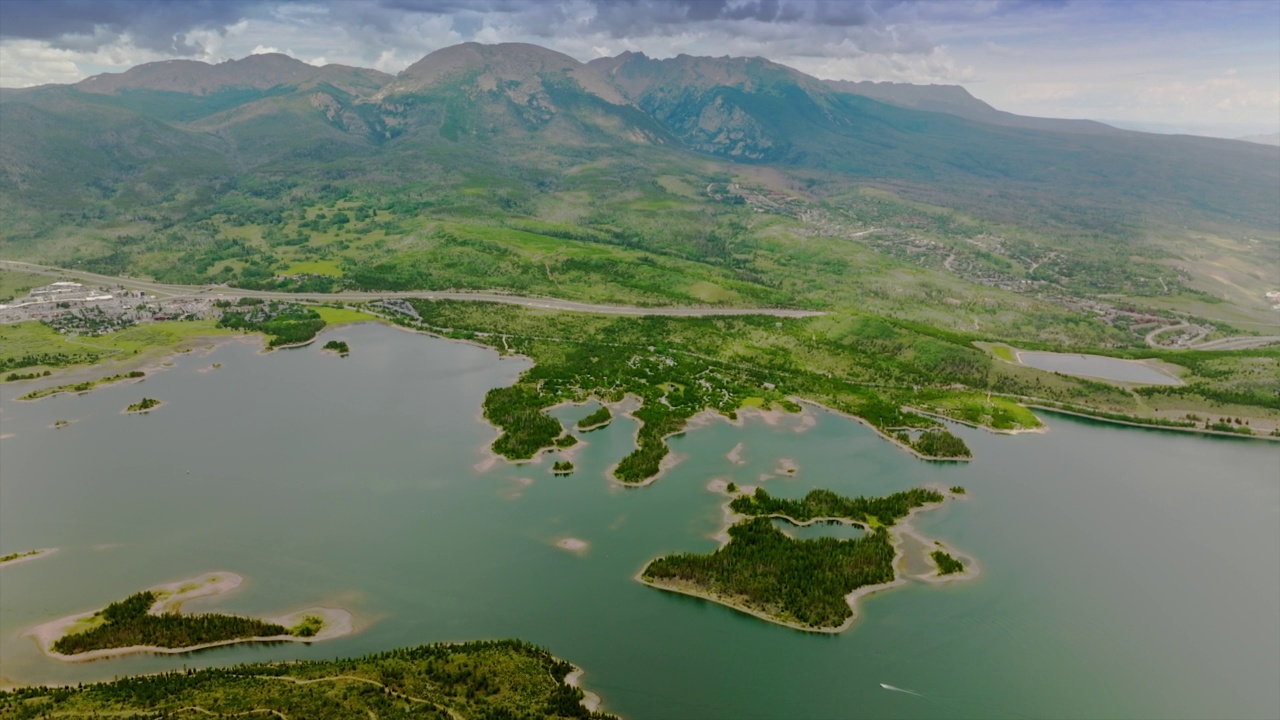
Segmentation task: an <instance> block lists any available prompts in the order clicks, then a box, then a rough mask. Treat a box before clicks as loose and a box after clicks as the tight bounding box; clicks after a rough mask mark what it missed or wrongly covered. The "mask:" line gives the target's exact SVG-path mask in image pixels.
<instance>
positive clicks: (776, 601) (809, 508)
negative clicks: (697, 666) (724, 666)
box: [637, 486, 973, 632]
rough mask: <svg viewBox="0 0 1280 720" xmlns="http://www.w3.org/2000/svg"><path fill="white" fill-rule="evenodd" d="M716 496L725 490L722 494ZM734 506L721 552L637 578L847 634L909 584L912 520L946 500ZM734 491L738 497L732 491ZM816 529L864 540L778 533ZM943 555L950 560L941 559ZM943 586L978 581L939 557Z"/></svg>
mask: <svg viewBox="0 0 1280 720" xmlns="http://www.w3.org/2000/svg"><path fill="white" fill-rule="evenodd" d="M717 488H719V486H717ZM723 489H724V490H725V491H726V494H728V495H729V496H730V497H731V498H732V500H730V502H729V503H728V504H727V506H726V508H727V513H728V521H729V527H728V529H727V532H725V533H723V534H722V536H721V537H722V540H723V544H722V546H721V547H720V549H719V550H716V551H715V552H713V553H710V554H707V555H699V554H695V553H680V554H676V555H668V556H666V557H660V558H658V559H656V560H653V561H652V562H650V563H649V564H648V566H646V567H645V568H644V570H642V571H641V572H640V574H639V575H637V579H638V580H640V581H641V582H643V583H645V584H647V585H651V586H653V587H656V588H659V589H662V590H668V591H672V592H678V593H682V594H686V595H693V596H695V597H700V598H703V599H706V600H711V601H713V602H717V603H720V604H722V605H727V606H729V607H731V608H734V609H736V610H740V611H742V612H746V613H749V614H751V615H755V616H756V617H759V618H762V619H765V620H769V621H770V622H775V623H778V624H781V625H786V626H788V627H792V628H796V629H799V630H807V631H811V632H840V631H843V630H846V629H848V628H849V627H850V626H852V624H853V621H854V620H855V619H856V618H857V606H856V601H857V599H858V598H859V597H861V596H863V595H867V594H870V593H872V592H875V591H877V590H882V589H885V588H888V587H893V586H894V585H898V584H901V583H902V582H905V580H904V579H903V578H902V567H901V566H902V562H903V560H904V557H905V553H904V550H903V547H904V540H903V537H904V536H911V537H912V538H913V540H914V541H917V542H919V543H921V544H922V545H924V544H925V543H924V542H923V541H924V539H923V538H921V537H920V536H919V535H917V534H916V533H915V531H914V530H913V529H912V528H911V527H910V525H909V520H910V518H911V517H912V516H913V515H914V514H915V513H916V512H919V511H921V510H925V509H931V508H936V507H940V506H941V504H942V503H943V502H944V501H945V500H946V498H947V497H948V494H947V493H945V492H944V491H942V490H940V489H928V488H915V489H912V490H907V491H904V492H898V493H894V494H892V495H888V496H885V497H879V498H867V497H856V498H848V497H843V496H841V495H837V494H836V493H833V492H831V491H830V490H813V491H811V492H810V493H809V494H808V495H805V496H804V498H802V499H799V500H790V499H784V498H775V497H773V496H771V495H769V494H768V493H767V492H765V491H764V490H763V489H756V490H755V491H754V493H747V492H745V491H744V492H743V493H740V494H735V493H733V492H732V491H730V490H728V488H727V486H725V487H724V488H723ZM735 489H737V488H736V487H735ZM775 520H783V521H785V522H787V523H790V524H792V525H795V526H804V525H810V524H813V523H817V522H838V523H844V524H849V525H856V526H859V527H861V528H862V529H864V530H865V531H866V532H867V534H866V535H865V536H863V537H859V538H855V539H850V540H842V539H837V538H831V537H824V538H816V539H812V540H797V539H795V538H792V537H790V536H788V535H787V534H785V533H784V532H783V531H782V530H780V529H779V528H778V527H777V526H776V525H775V522H774V521H775ZM939 554H940V555H942V556H944V557H945V559H939V557H938V556H939ZM930 557H932V558H933V560H934V565H935V566H936V567H937V568H938V573H937V575H936V576H919V578H920V579H922V580H930V581H936V578H937V576H941V575H947V576H949V577H948V579H963V578H967V577H971V576H972V575H973V573H972V572H969V573H966V572H965V566H964V565H963V564H962V563H961V562H960V561H959V560H956V559H955V558H954V557H952V556H951V555H948V554H947V553H944V552H941V551H937V552H935V553H934V554H933V555H932V556H930Z"/></svg>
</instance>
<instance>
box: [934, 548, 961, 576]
mask: <svg viewBox="0 0 1280 720" xmlns="http://www.w3.org/2000/svg"><path fill="white" fill-rule="evenodd" d="M929 556H930V557H932V558H933V562H934V564H935V565H937V566H938V575H954V574H956V573H962V572H964V563H962V562H960V561H959V560H957V559H955V558H953V557H951V555H950V554H948V553H947V552H945V551H943V550H934V551H933V552H931V553H929Z"/></svg>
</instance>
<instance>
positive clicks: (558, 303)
mask: <svg viewBox="0 0 1280 720" xmlns="http://www.w3.org/2000/svg"><path fill="white" fill-rule="evenodd" d="M0 268H3V269H8V270H15V271H20V272H29V273H36V274H39V275H47V276H49V277H53V278H61V279H70V280H79V281H82V282H86V283H92V284H95V285H122V286H124V287H126V288H129V289H132V290H141V291H143V292H147V293H151V294H152V295H155V296H157V297H168V298H210V297H213V298H218V297H227V298H238V297H253V298H263V299H266V300H312V301H317V302H334V301H338V302H342V301H348V302H368V301H370V300H390V299H393V298H422V299H427V300H469V301H472V302H490V303H503V304H506V305H521V306H524V307H530V308H545V309H548V310H568V311H571V312H583V313H595V314H600V315H669V316H676V317H706V316H716V315H721V316H724V315H769V316H772V317H784V318H800V317H812V316H815V315H823V314H825V313H822V312H817V311H814V310H791V309H787V308H724V307H636V306H633V305H597V304H594V303H584V302H575V301H573V300H559V299H556V298H542V297H525V296H521V295H505V294H501V293H486V292H436V291H429V290H422V291H413V292H338V293H288V292H272V291H264V290H242V289H239V288H229V287H224V286H221V285H167V284H164V283H157V282H152V281H150V280H139V279H137V278H130V277H115V276H112V275H99V274H98V273H91V272H84V271H81V270H69V269H67V268H59V267H51V266H48V265H36V264H33V263H25V262H18V261H16V260H0Z"/></svg>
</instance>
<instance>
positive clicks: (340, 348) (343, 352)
mask: <svg viewBox="0 0 1280 720" xmlns="http://www.w3.org/2000/svg"><path fill="white" fill-rule="evenodd" d="M324 349H325V350H328V351H329V352H333V353H337V354H338V355H340V356H341V357H346V356H348V355H350V354H351V347H350V346H348V345H347V343H346V341H345V340H330V341H329V342H327V343H325V344H324Z"/></svg>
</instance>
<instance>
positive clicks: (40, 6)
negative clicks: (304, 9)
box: [0, 0, 1018, 55]
mask: <svg viewBox="0 0 1280 720" xmlns="http://www.w3.org/2000/svg"><path fill="white" fill-rule="evenodd" d="M1017 1H1018V0H1014V2H1011V3H1008V4H1007V5H1004V7H1016V6H1017ZM941 5H942V7H937V8H936V9H937V10H940V11H943V12H949V11H952V10H953V9H958V8H955V7H954V5H952V4H951V3H942V4H941ZM995 5H996V6H1001V4H1000V3H996V4H995ZM290 6H294V7H299V6H312V7H317V8H320V9H321V10H322V11H323V12H325V13H327V15H328V17H329V18H330V19H331V20H332V21H333V22H335V23H339V24H340V25H341V26H343V27H345V28H348V30H349V31H350V32H352V33H353V35H354V36H357V37H362V38H366V39H367V38H373V37H377V36H383V37H384V38H385V37H386V36H396V35H399V34H402V33H403V32H404V30H405V26H406V21H407V20H410V19H412V18H413V17H414V16H419V17H421V16H441V17H449V18H451V20H452V23H453V27H454V29H455V31H457V32H458V33H459V34H461V35H462V36H464V37H466V36H469V35H471V34H472V33H474V32H475V29H476V28H479V27H481V26H483V25H484V24H486V23H489V22H495V21H496V22H498V23H500V24H502V25H504V26H509V27H515V28H518V29H519V30H521V31H523V32H524V33H526V34H527V35H529V36H532V37H541V38H548V39H550V38H557V37H564V36H569V35H591V34H599V35H604V36H607V37H612V38H634V37H643V36H654V35H658V36H664V35H665V36H671V35H677V34H680V33H685V32H698V31H703V30H710V31H721V32H725V33H728V34H729V35H731V36H733V37H737V38H741V39H744V40H748V39H749V40H758V41H760V42H778V41H781V42H784V43H790V44H795V43H797V42H799V43H801V44H805V43H808V44H809V45H810V47H813V46H816V45H817V44H820V43H822V42H831V41H833V40H834V41H838V40H839V38H840V37H843V36H845V34H846V33H855V32H856V35H857V38H858V44H859V45H861V46H864V47H872V46H876V47H879V48H883V47H889V46H893V49H894V50H895V51H906V52H913V51H920V50H922V49H923V50H926V51H927V50H928V49H929V47H931V43H927V42H925V43H920V42H919V41H918V38H917V40H916V41H911V42H906V43H904V42H902V40H901V39H902V38H903V37H908V36H910V33H909V32H907V33H906V34H905V35H904V34H903V33H902V32H901V30H898V31H889V30H888V28H889V25H890V23H891V22H896V24H897V27H898V28H899V29H901V28H903V27H904V25H905V26H909V25H910V24H911V23H910V21H911V20H913V19H915V17H918V15H919V13H921V12H933V11H934V10H931V9H928V8H931V7H933V6H929V5H922V4H920V3H916V2H909V1H907V0H585V2H584V3H580V4H576V3H568V4H562V3H559V2H553V1H551V0H0V38H4V39H13V38H25V39H34V40H44V41H47V42H49V43H51V44H53V45H54V46H56V47H61V48H72V49H77V50H91V49H95V48H97V47H100V46H102V45H104V44H108V43H111V42H113V41H115V40H116V39H117V38H119V37H120V36H122V35H128V36H129V37H130V38H131V39H132V41H133V43H134V44H136V45H138V46H140V47H145V48H148V49H153V50H158V51H161V52H167V53H172V54H176V55H190V54H196V53H198V52H199V51H200V50H201V48H199V47H198V46H197V45H195V44H194V43H192V42H191V41H189V40H188V39H187V34H188V33H190V32H191V31H192V30H197V29H203V30H213V31H217V32H223V31H225V29H226V28H227V27H228V26H230V25H232V24H234V23H236V22H238V21H240V20H242V19H245V18H254V17H264V16H269V15H272V14H275V13H277V12H287V11H288V9H289V7H290ZM584 7H585V8H586V9H587V12H585V13H583V12H581V11H582V9H583V8H584ZM970 7H971V9H972V8H986V9H987V11H988V12H989V11H990V10H989V9H990V8H991V7H992V4H991V3H981V4H978V5H971V6H970ZM922 8H925V9H924V10H922ZM907 29H908V31H909V27H908V28H907ZM880 35H884V36H885V37H879V36H880ZM783 36H786V37H783ZM907 45H910V46H911V47H907ZM924 46H928V47H924Z"/></svg>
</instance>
